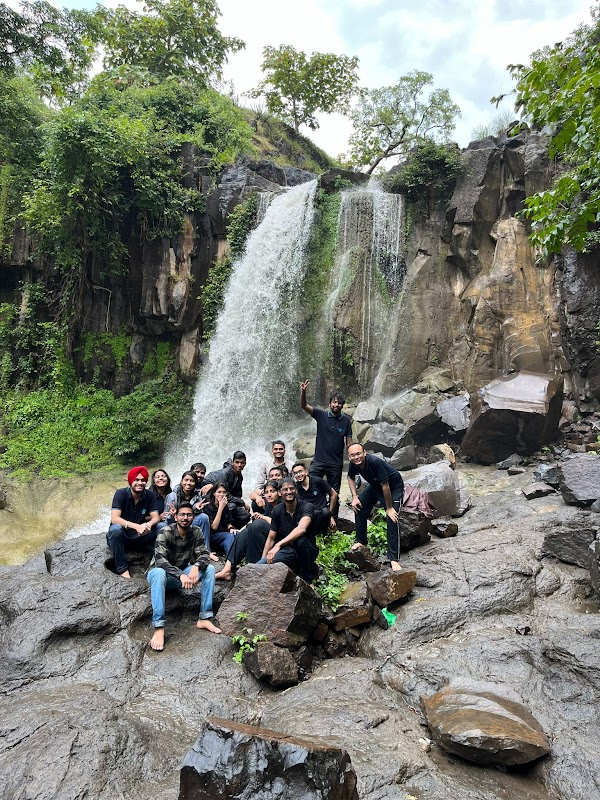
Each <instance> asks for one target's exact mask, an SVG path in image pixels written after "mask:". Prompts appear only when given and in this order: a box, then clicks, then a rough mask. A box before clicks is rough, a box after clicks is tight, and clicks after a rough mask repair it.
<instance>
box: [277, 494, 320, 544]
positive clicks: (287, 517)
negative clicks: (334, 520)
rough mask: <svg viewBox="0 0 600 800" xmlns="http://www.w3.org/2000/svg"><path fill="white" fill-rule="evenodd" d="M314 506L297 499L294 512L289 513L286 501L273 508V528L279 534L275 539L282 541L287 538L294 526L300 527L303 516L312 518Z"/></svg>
mask: <svg viewBox="0 0 600 800" xmlns="http://www.w3.org/2000/svg"><path fill="white" fill-rule="evenodd" d="M313 510H314V506H311V504H310V503H306V502H304V500H296V510H295V511H294V513H293V514H288V512H287V511H286V510H285V503H277V505H276V506H275V508H274V509H273V516H272V517H271V530H272V531H275V533H276V534H277V535H276V536H275V541H276V542H280V541H281V540H282V539H285V537H286V536H288V535H289V534H290V533H291V532H292V531H293V530H294V528H297V527H298V523H299V522H300V520H301V519H302V517H310V518H311V519H312V515H313Z"/></svg>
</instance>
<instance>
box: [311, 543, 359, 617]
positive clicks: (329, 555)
mask: <svg viewBox="0 0 600 800" xmlns="http://www.w3.org/2000/svg"><path fill="white" fill-rule="evenodd" d="M353 544H354V539H353V537H352V536H351V535H350V534H348V533H342V532H340V531H333V532H331V533H328V534H327V535H325V536H319V537H317V546H318V548H319V555H318V557H317V564H318V566H319V571H320V573H321V574H320V576H319V578H318V579H317V580H316V581H315V584H314V586H315V589H316V591H317V592H318V593H319V594H320V596H321V597H322V598H323V600H324V602H325V603H326V604H327V605H328V606H329V607H330V608H331V609H332V610H333V611H335V610H336V609H337V607H338V605H339V600H340V596H341V594H342V592H343V591H344V589H345V588H346V585H347V584H348V579H347V578H346V576H345V575H344V574H343V573H344V571H347V570H348V569H349V568H350V567H351V566H352V565H351V564H350V563H349V562H348V560H347V559H346V553H347V552H348V550H350V548H351V547H352V545H353Z"/></svg>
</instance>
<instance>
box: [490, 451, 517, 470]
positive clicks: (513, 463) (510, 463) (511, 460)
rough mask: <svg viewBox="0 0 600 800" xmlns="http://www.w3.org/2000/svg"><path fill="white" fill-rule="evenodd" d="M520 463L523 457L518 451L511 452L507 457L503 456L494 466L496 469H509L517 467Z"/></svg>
mask: <svg viewBox="0 0 600 800" xmlns="http://www.w3.org/2000/svg"><path fill="white" fill-rule="evenodd" d="M522 463H523V458H522V457H521V456H520V455H519V454H518V453H513V454H512V455H511V456H509V457H508V458H505V459H504V461H499V462H498V463H497V464H496V467H497V469H510V467H518V466H519V464H522Z"/></svg>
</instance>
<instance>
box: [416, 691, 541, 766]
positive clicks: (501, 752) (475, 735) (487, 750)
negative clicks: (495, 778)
mask: <svg viewBox="0 0 600 800" xmlns="http://www.w3.org/2000/svg"><path fill="white" fill-rule="evenodd" d="M421 707H422V709H423V713H424V714H425V717H426V719H427V722H428V724H429V728H430V730H431V734H432V736H433V738H434V740H435V741H436V742H437V744H438V745H439V746H440V747H441V748H443V749H444V750H446V751H447V752H448V753H452V754H453V755H456V756H460V757H462V758H465V759H467V760H468V761H474V762H475V763H477V764H486V765H487V764H489V765H495V766H502V767H512V766H516V765H518V764H527V763H529V762H530V761H535V760H536V759H538V758H541V757H542V756H545V755H547V754H548V753H549V752H550V743H549V741H548V739H547V738H546V735H545V734H544V732H543V730H542V728H541V726H540V724H539V722H538V721H537V720H536V719H535V717H534V716H533V715H532V714H531V713H530V712H529V710H528V709H527V708H526V707H525V706H524V705H523V704H522V703H519V702H516V701H515V700H509V699H507V698H506V697H503V696H501V695H499V694H495V693H494V692H491V691H484V690H479V689H478V688H477V686H476V685H474V686H473V687H472V688H471V687H466V688H458V687H455V688H453V687H447V688H445V689H442V690H441V691H440V692H436V693H435V694H433V695H431V696H430V697H422V698H421Z"/></svg>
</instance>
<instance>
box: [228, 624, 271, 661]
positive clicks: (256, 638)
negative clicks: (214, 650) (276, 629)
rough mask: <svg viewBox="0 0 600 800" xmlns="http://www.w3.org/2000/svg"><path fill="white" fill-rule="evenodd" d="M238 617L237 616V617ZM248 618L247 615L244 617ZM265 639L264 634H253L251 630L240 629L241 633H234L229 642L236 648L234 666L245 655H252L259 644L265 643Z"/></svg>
mask: <svg viewBox="0 0 600 800" xmlns="http://www.w3.org/2000/svg"><path fill="white" fill-rule="evenodd" d="M238 616H239V615H238ZM246 616H248V615H246ZM266 641H267V637H266V636H265V635H264V633H254V631H253V630H252V628H246V627H244V628H242V632H241V633H236V635H235V636H232V637H231V642H232V644H234V645H235V646H236V647H237V650H236V652H235V655H234V656H233V660H234V661H235V662H236V664H241V663H242V661H243V660H244V655H245V654H246V653H253V652H254V650H256V645H257V644H258V643H259V642H266Z"/></svg>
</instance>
